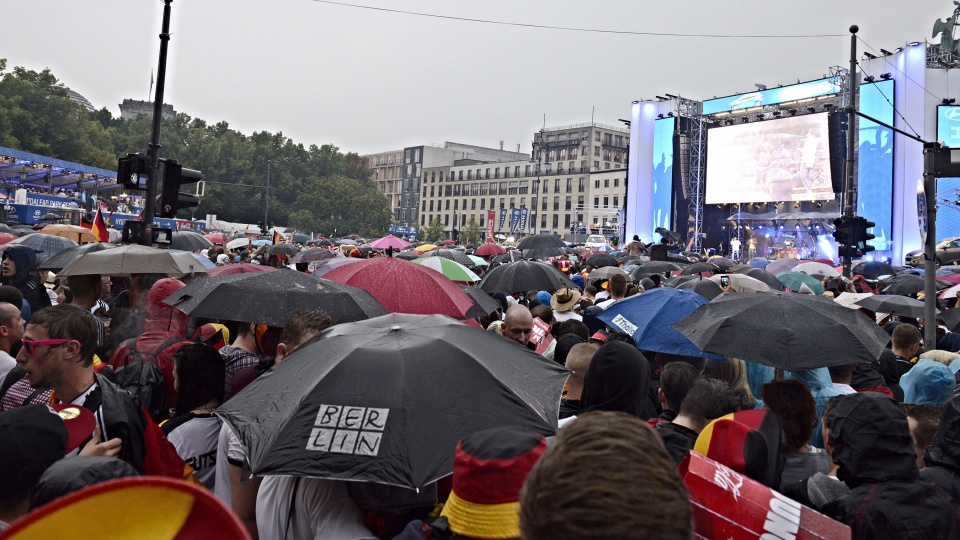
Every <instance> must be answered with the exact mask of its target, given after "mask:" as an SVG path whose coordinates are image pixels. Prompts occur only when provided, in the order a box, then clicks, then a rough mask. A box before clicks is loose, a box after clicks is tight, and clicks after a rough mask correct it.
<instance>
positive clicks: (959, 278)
mask: <svg viewBox="0 0 960 540" xmlns="http://www.w3.org/2000/svg"><path fill="white" fill-rule="evenodd" d="M937 279H939V280H940V281H949V282H950V283H953V284H954V285H957V284H960V274H951V275H949V276H937Z"/></svg>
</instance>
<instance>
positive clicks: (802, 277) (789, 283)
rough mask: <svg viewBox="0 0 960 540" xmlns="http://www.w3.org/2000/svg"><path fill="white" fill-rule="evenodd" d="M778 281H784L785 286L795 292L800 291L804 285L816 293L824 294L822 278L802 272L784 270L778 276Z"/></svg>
mask: <svg viewBox="0 0 960 540" xmlns="http://www.w3.org/2000/svg"><path fill="white" fill-rule="evenodd" d="M777 281H779V282H780V283H783V286H784V287H786V288H788V289H790V290H791V291H793V292H800V289H801V288H802V287H803V286H806V287H807V288H808V289H810V290H811V291H813V293H814V294H823V284H822V283H820V280H819V279H817V278H815V277H813V276H808V275H807V274H803V273H800V272H794V271H792V270H791V271H789V272H784V273H782V274H780V275H778V276H777Z"/></svg>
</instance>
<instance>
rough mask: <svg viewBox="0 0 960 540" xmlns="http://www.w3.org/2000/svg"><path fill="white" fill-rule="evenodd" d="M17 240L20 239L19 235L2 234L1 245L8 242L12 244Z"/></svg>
mask: <svg viewBox="0 0 960 540" xmlns="http://www.w3.org/2000/svg"><path fill="white" fill-rule="evenodd" d="M17 238H18V237H17V235H15V234H10V233H5V232H3V233H0V245H3V244H6V243H7V242H11V241H13V240H16V239H17Z"/></svg>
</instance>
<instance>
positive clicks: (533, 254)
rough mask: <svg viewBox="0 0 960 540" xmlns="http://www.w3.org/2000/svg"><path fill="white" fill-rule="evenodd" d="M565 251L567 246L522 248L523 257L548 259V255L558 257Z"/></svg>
mask: <svg viewBox="0 0 960 540" xmlns="http://www.w3.org/2000/svg"><path fill="white" fill-rule="evenodd" d="M564 253H567V248H558V247H552V248H536V249H525V250H523V258H524V259H540V260H544V259H549V258H550V257H559V256H560V255H563V254H564Z"/></svg>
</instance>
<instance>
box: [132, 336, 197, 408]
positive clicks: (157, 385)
mask: <svg viewBox="0 0 960 540" xmlns="http://www.w3.org/2000/svg"><path fill="white" fill-rule="evenodd" d="M180 341H185V340H184V339H183V338H181V337H179V336H175V337H172V338H168V339H167V340H166V341H164V342H163V343H161V344H160V346H159V347H157V348H156V349H154V351H153V352H151V353H143V352H141V351H139V350H137V340H136V338H133V339H128V340H127V341H125V342H124V344H126V345H127V348H128V350H129V352H128V354H127V357H126V358H125V359H124V360H123V367H120V368H118V369H117V370H116V371H115V374H116V377H117V386H119V387H120V388H122V389H123V390H125V391H126V392H127V393H129V394H130V395H131V396H133V397H134V398H136V399H137V402H138V403H139V404H140V406H141V407H143V408H144V410H146V411H147V413H149V414H150V418H152V419H153V421H154V422H160V421H162V420H164V419H166V418H167V416H168V414H169V411H168V410H167V390H166V385H165V384H164V379H163V372H162V371H161V370H160V363H159V361H158V360H157V356H158V355H159V354H160V353H162V352H163V351H164V350H166V348H167V347H169V346H170V345H173V344H174V343H178V342H180Z"/></svg>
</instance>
